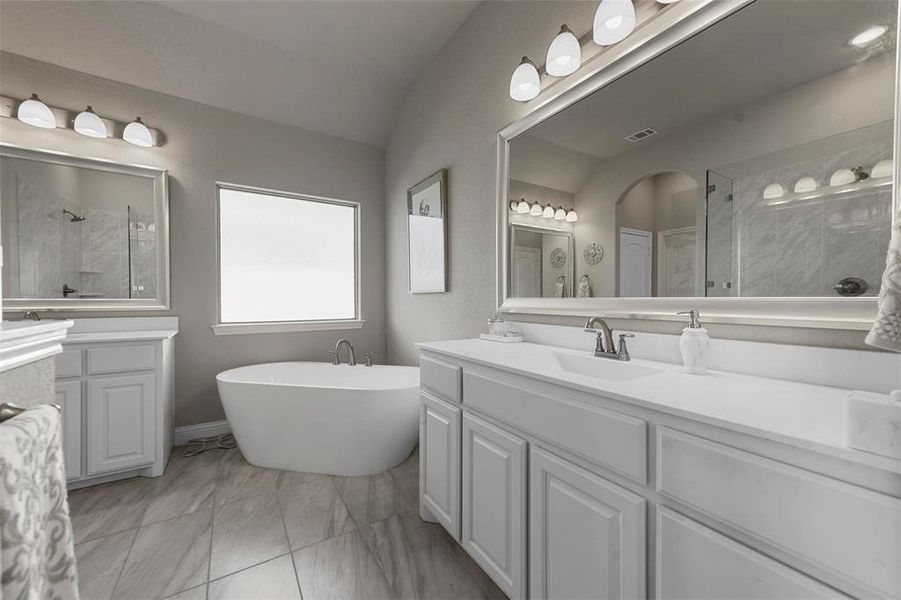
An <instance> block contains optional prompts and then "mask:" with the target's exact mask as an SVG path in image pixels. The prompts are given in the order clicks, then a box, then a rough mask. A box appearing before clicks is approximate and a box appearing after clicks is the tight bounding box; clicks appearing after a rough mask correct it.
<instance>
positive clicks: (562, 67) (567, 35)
mask: <svg viewBox="0 0 901 600" xmlns="http://www.w3.org/2000/svg"><path fill="white" fill-rule="evenodd" d="M581 65H582V46H581V45H580V44H579V40H578V38H576V36H575V34H574V33H573V32H572V30H570V28H569V27H567V26H566V25H563V26H562V27H560V33H558V34H557V37H555V38H554V41H553V42H551V45H550V47H549V48H548V49H547V62H546V63H545V67H544V68H545V69H546V70H547V72H548V75H553V76H554V77H564V76H566V75H569V74H571V73H575V72H576V70H577V69H578V68H579V67H580V66H581Z"/></svg>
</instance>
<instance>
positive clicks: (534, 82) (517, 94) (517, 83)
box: [510, 56, 541, 102]
mask: <svg viewBox="0 0 901 600" xmlns="http://www.w3.org/2000/svg"><path fill="white" fill-rule="evenodd" d="M540 91H541V77H540V76H539V75H538V67H536V66H535V63H533V62H532V61H531V60H529V57H528V56H523V57H522V61H521V62H520V63H519V66H518V67H516V69H515V70H514V71H513V75H512V76H511V77H510V97H511V98H513V99H514V100H516V101H517V102H528V101H529V100H531V99H532V98H534V97H535V96H537V95H538V92H540Z"/></svg>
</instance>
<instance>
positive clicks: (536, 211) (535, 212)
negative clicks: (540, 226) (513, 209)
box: [529, 200, 544, 217]
mask: <svg viewBox="0 0 901 600" xmlns="http://www.w3.org/2000/svg"><path fill="white" fill-rule="evenodd" d="M542 212H544V211H543V209H542V208H541V205H540V204H538V201H537V200H536V201H535V203H534V204H533V205H532V206H531V208H529V214H530V215H532V216H533V217H540V216H541V213H542Z"/></svg>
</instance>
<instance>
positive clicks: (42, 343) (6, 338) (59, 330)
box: [0, 320, 74, 372]
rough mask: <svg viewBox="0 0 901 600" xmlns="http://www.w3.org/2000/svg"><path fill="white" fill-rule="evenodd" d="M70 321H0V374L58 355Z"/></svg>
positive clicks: (70, 323) (70, 324) (71, 323)
mask: <svg viewBox="0 0 901 600" xmlns="http://www.w3.org/2000/svg"><path fill="white" fill-rule="evenodd" d="M73 324H74V323H73V322H72V321H58V320H47V321H0V372H2V371H7V370H9V369H14V368H16V367H20V366H22V365H24V364H27V363H30V362H34V361H37V360H41V359H44V358H47V357H49V356H53V355H54V354H58V353H60V352H62V349H63V348H62V345H61V343H62V340H63V339H64V338H65V337H66V331H67V330H68V329H69V328H70V327H72V325H73Z"/></svg>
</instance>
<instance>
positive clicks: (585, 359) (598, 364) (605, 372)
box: [554, 352, 661, 381]
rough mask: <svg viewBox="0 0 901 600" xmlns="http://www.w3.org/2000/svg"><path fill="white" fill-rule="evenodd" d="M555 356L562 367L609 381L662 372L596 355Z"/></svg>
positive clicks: (625, 379)
mask: <svg viewBox="0 0 901 600" xmlns="http://www.w3.org/2000/svg"><path fill="white" fill-rule="evenodd" d="M554 357H555V358H556V359H557V364H558V365H560V368H561V369H563V370H564V371H567V372H569V373H576V374H577V375H585V376H586V377H594V378H596V379H606V380H607V381H629V380H630V379H638V378H639V377H647V376H648V375H654V374H656V373H660V372H661V370H660V369H654V368H652V367H642V366H640V365H633V364H630V363H628V362H625V361H618V360H614V359H608V358H598V357H596V356H579V355H578V354H563V353H561V352H555V353H554Z"/></svg>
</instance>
